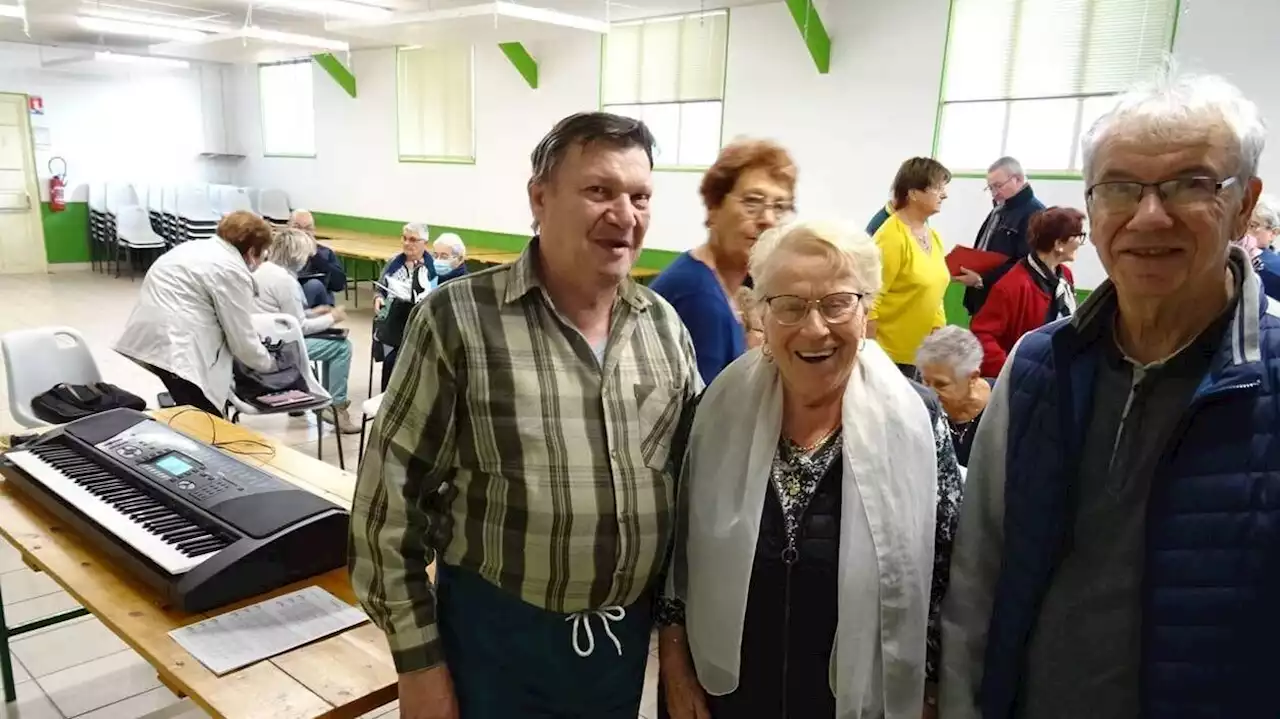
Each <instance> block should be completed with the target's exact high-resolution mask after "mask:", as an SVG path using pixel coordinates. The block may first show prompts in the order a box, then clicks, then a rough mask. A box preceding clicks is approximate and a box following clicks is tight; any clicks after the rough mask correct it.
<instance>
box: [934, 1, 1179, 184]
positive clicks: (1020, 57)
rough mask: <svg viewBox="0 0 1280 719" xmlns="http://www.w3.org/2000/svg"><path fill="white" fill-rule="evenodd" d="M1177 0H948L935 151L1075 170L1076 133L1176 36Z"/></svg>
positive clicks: (970, 161) (946, 157) (975, 160)
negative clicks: (947, 33) (1009, 158)
mask: <svg viewBox="0 0 1280 719" xmlns="http://www.w3.org/2000/svg"><path fill="white" fill-rule="evenodd" d="M1176 12H1177V0H952V7H951V13H952V14H951V29H950V37H949V38H948V41H947V59H946V63H947V65H946V70H945V75H944V82H943V88H942V107H941V108H940V111H939V126H938V136H937V146H936V147H935V155H936V156H937V158H938V159H939V160H940V161H941V162H942V163H943V164H945V165H947V166H948V167H949V168H951V169H952V170H953V171H960V172H964V171H977V172H983V171H985V170H986V168H987V166H988V165H989V164H991V162H993V161H994V160H995V159H996V158H999V157H1001V156H1004V155H1011V156H1013V157H1016V158H1018V160H1019V161H1020V162H1021V163H1022V166H1023V167H1024V168H1026V169H1027V170H1028V171H1029V172H1041V173H1077V172H1079V171H1080V162H1081V158H1080V143H1079V141H1078V140H1079V137H1080V135H1081V134H1082V133H1083V132H1084V131H1085V130H1087V129H1089V127H1090V125H1092V124H1093V122H1094V121H1095V120H1096V119H1097V118H1098V117H1100V116H1101V115H1102V114H1103V113H1104V112H1106V111H1107V110H1108V109H1110V107H1111V104H1112V103H1113V102H1114V98H1113V95H1115V94H1116V93H1117V92H1120V91H1122V90H1124V89H1125V88H1127V87H1128V86H1129V85H1132V84H1133V83H1135V82H1138V81H1140V80H1144V79H1148V78H1150V77H1151V76H1152V73H1153V72H1154V71H1155V70H1156V68H1157V67H1158V66H1159V65H1160V63H1161V62H1162V58H1163V57H1164V54H1165V53H1166V52H1167V51H1168V50H1169V48H1170V45H1171V43H1172V39H1173V27H1174V18H1175V14H1176Z"/></svg>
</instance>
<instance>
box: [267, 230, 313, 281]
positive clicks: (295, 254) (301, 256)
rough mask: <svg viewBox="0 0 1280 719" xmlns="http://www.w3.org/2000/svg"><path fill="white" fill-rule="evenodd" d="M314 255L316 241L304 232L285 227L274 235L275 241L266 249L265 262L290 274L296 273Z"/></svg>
mask: <svg viewBox="0 0 1280 719" xmlns="http://www.w3.org/2000/svg"><path fill="white" fill-rule="evenodd" d="M315 253H316V241H315V240H313V239H311V235H309V234H307V232H306V230H303V229H300V228H297V227H286V228H284V229H283V230H280V231H279V232H278V233H276V237H275V240H273V241H272V242H271V246H270V247H268V248H267V260H268V261H269V262H273V263H275V264H277V265H280V266H281V267H283V268H285V269H286V270H288V271H290V272H298V271H299V270H301V269H302V268H303V267H304V266H306V264H307V260H309V259H311V256H312V255H314V254H315Z"/></svg>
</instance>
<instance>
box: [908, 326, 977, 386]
mask: <svg viewBox="0 0 1280 719" xmlns="http://www.w3.org/2000/svg"><path fill="white" fill-rule="evenodd" d="M929 364H940V365H942V366H944V367H950V368H951V369H952V370H953V371H954V372H955V373H956V377H968V376H969V375H971V374H973V373H974V372H977V371H978V369H979V368H981V367H982V343H981V342H979V341H978V338H977V337H974V336H973V333H972V332H970V331H969V330H967V329H965V328H963V327H957V326H956V325H947V326H945V327H941V328H939V329H938V330H936V331H935V332H934V333H933V334H931V335H929V336H928V337H925V338H924V341H923V342H921V343H920V349H918V350H916V366H917V367H923V366H925V365H929Z"/></svg>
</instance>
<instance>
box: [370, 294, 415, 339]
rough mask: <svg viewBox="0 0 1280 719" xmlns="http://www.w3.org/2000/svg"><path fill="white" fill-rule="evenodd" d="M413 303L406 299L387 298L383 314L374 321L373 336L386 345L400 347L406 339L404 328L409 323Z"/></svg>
mask: <svg viewBox="0 0 1280 719" xmlns="http://www.w3.org/2000/svg"><path fill="white" fill-rule="evenodd" d="M413 307H414V305H413V303H412V302H406V301H405V300H396V299H392V300H387V307H386V309H385V310H383V314H382V315H381V316H380V317H378V318H375V319H374V321H373V338H374V339H376V340H378V341H379V342H381V343H382V344H384V345H389V346H391V347H399V346H400V343H401V342H403V341H404V330H405V328H406V327H407V326H408V325H409V313H410V312H412V311H413Z"/></svg>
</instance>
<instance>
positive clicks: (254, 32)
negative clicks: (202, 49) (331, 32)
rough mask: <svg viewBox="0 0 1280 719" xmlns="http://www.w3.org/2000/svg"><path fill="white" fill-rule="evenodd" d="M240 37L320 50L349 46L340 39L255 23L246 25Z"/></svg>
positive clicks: (344, 49)
mask: <svg viewBox="0 0 1280 719" xmlns="http://www.w3.org/2000/svg"><path fill="white" fill-rule="evenodd" d="M239 35H240V36H241V37H249V38H253V39H255V40H265V41H267V42H278V43H280V44H282V45H301V46H303V47H313V48H319V49H321V50H330V51H333V52H347V51H348V50H350V49H351V46H350V45H348V44H347V43H346V42H344V41H342V40H331V39H329V38H325V37H315V36H314V35H299V34H297V33H292V32H280V31H279V30H267V29H265V28H261V27H258V26H257V25H247V26H245V28H244V29H243V30H241V31H240V32H239Z"/></svg>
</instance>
